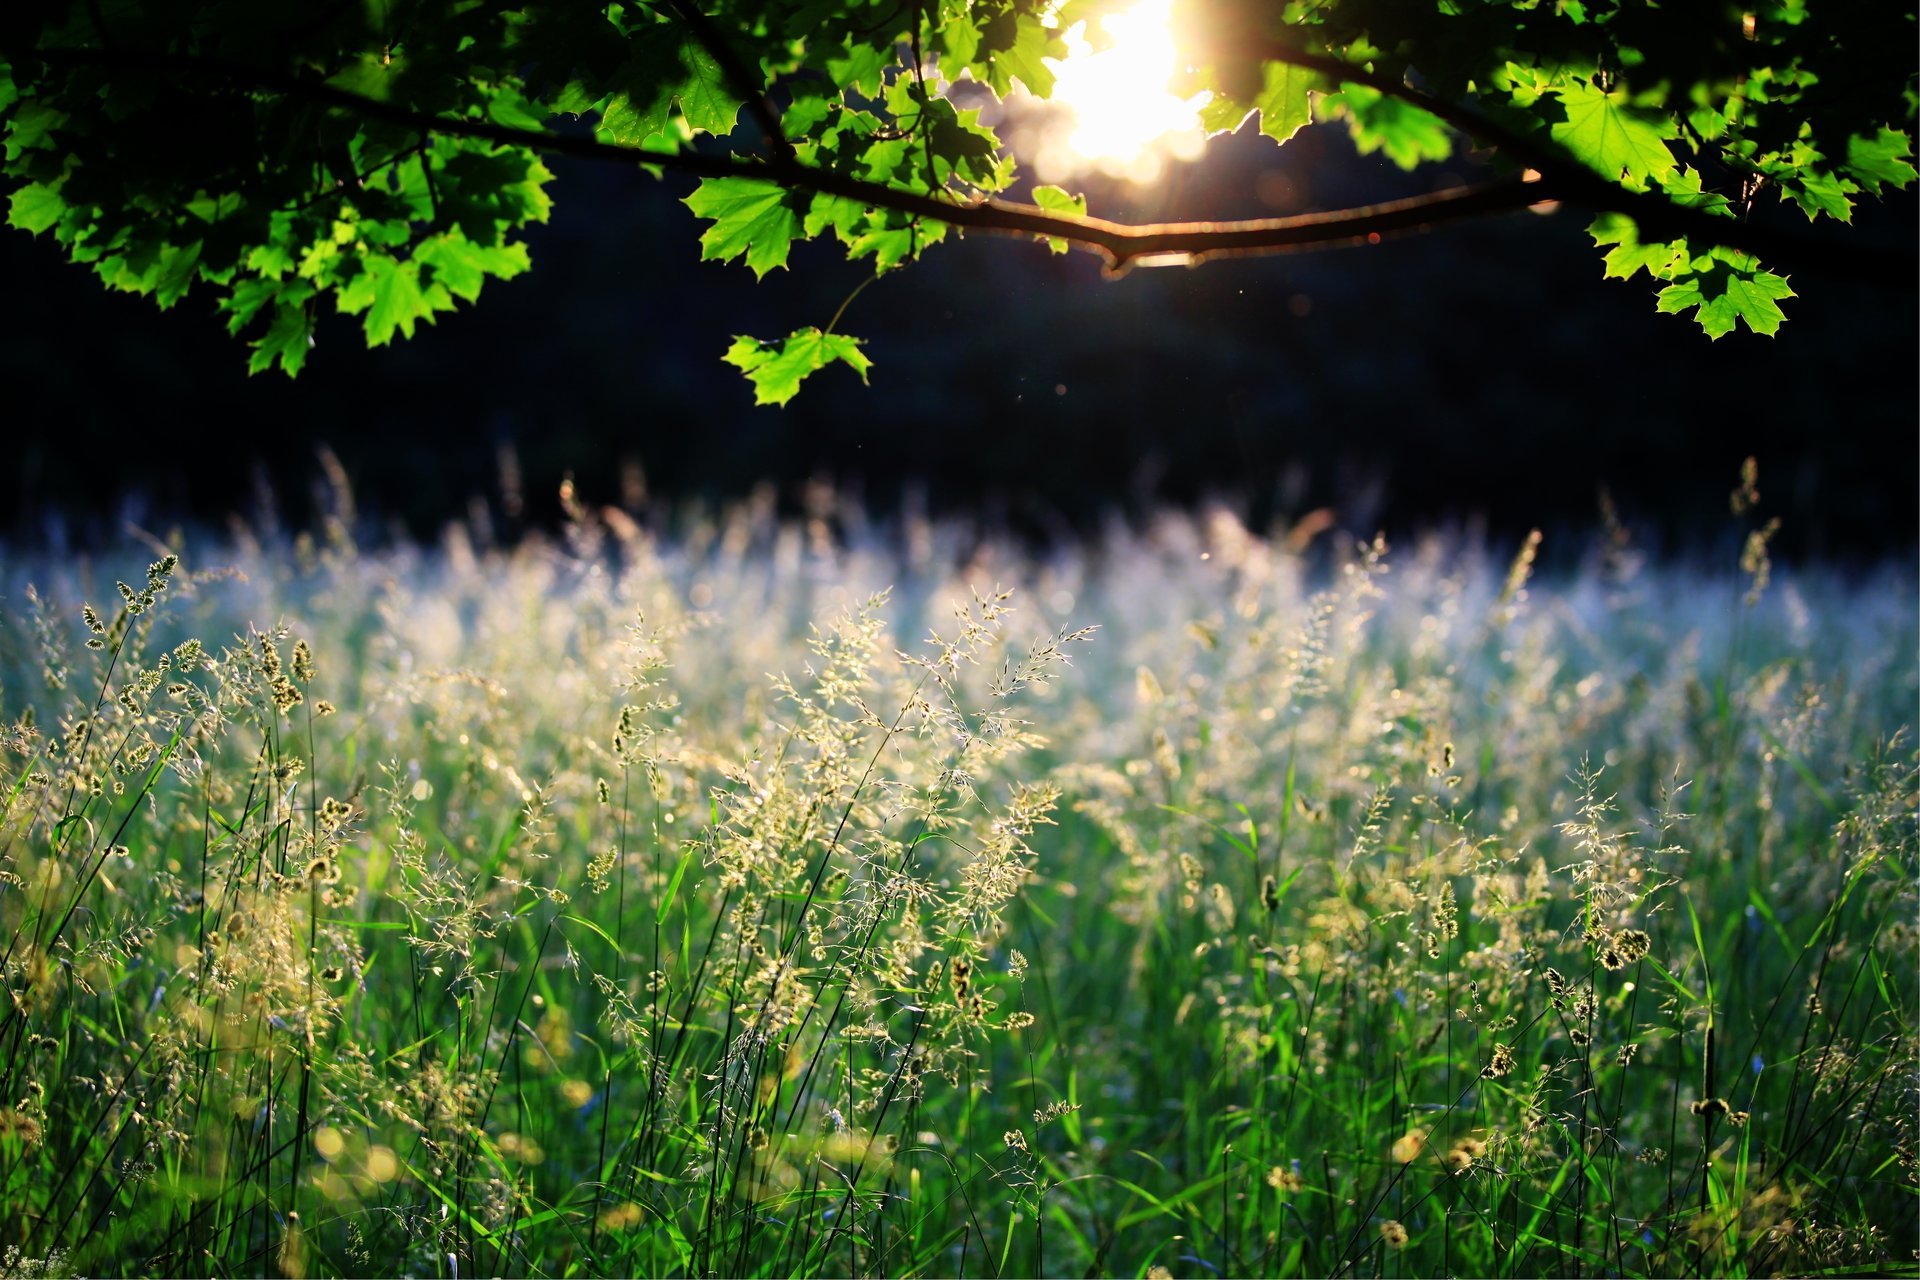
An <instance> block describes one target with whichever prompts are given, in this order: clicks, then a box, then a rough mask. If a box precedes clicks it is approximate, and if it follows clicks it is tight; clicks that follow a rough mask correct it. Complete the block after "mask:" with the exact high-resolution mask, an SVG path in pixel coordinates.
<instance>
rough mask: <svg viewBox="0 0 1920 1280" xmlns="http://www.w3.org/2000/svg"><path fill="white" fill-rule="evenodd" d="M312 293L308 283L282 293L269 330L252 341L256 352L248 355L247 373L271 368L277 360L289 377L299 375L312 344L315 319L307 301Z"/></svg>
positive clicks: (268, 327) (275, 307)
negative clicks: (310, 317)
mask: <svg viewBox="0 0 1920 1280" xmlns="http://www.w3.org/2000/svg"><path fill="white" fill-rule="evenodd" d="M312 293H313V290H312V289H310V288H308V287H307V286H306V285H297V286H294V287H293V288H292V289H289V290H287V291H286V292H284V293H283V294H281V296H280V301H279V302H278V303H277V304H276V305H275V306H274V309H273V323H272V324H270V325H268V326H267V332H266V334H265V335H264V336H262V337H259V338H256V339H254V340H253V342H252V343H251V344H249V345H251V346H252V347H253V355H251V356H250V357H248V359H247V372H248V373H260V372H262V371H263V370H266V369H271V368H272V367H273V366H274V364H275V362H276V361H277V362H278V363H279V365H280V367H281V368H282V369H284V370H286V372H287V376H288V377H290V378H291V377H297V376H299V373H300V369H301V366H303V365H305V364H306V362H307V352H308V351H309V350H311V349H312V347H313V323H312V321H311V320H309V319H308V317H307V309H306V307H305V305H304V303H305V301H306V299H307V298H308V297H310V296H311V295H312Z"/></svg>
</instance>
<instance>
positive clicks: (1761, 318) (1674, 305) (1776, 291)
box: [1654, 249, 1794, 339]
mask: <svg viewBox="0 0 1920 1280" xmlns="http://www.w3.org/2000/svg"><path fill="white" fill-rule="evenodd" d="M1688 267H1689V268H1690V270H1691V274H1686V275H1680V276H1679V278H1677V279H1676V280H1675V281H1674V283H1672V284H1670V285H1668V286H1667V287H1666V288H1664V289H1662V290H1661V291H1660V294H1659V297H1658V299H1657V300H1656V302H1655V304H1654V305H1655V307H1656V308H1657V309H1658V310H1660V311H1663V312H1667V313H1669V314H1678V313H1680V312H1683V311H1689V310H1693V309H1694V308H1698V311H1697V312H1696V314H1695V316H1694V319H1695V320H1697V321H1699V323H1700V327H1701V328H1702V329H1704V330H1705V331H1706V334H1707V336H1708V337H1709V338H1714V339H1719V338H1722V337H1724V336H1726V335H1727V334H1729V333H1731V332H1733V330H1734V327H1735V325H1736V324H1738V323H1739V322H1740V321H1742V320H1744V321H1746V322H1747V327H1748V328H1749V329H1752V330H1753V331H1754V332H1755V333H1763V334H1766V335H1767V336H1769V337H1771V336H1772V335H1774V334H1776V333H1778V332H1779V331H1780V326H1781V324H1783V323H1784V322H1785V321H1786V318H1787V317H1786V313H1784V312H1783V311H1781V310H1780V307H1779V299H1781V298H1791V297H1793V296H1794V294H1793V290H1792V289H1791V288H1789V287H1788V286H1787V281H1786V277H1784V276H1777V275H1775V274H1774V273H1773V272H1771V271H1762V270H1761V269H1760V264H1759V263H1758V262H1757V261H1755V260H1754V259H1753V258H1752V257H1750V256H1748V255H1747V254H1743V253H1739V252H1737V251H1734V250H1728V249H1715V250H1713V251H1712V252H1711V253H1708V254H1704V255H1702V256H1701V257H1698V258H1695V259H1694V260H1693V261H1692V262H1691V263H1690V264H1688Z"/></svg>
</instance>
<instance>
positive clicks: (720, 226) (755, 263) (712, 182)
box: [686, 178, 802, 276]
mask: <svg viewBox="0 0 1920 1280" xmlns="http://www.w3.org/2000/svg"><path fill="white" fill-rule="evenodd" d="M800 199H802V197H798V196H795V195H794V194H792V193H791V192H789V191H788V190H787V189H786V188H785V187H782V186H780V185H778V184H776V183H772V182H766V181H763V180H761V179H759V178H703V179H701V181H700V185H699V186H698V187H696V188H694V192H693V194H692V195H690V196H688V197H687V199H686V206H687V208H689V209H691V210H693V212H694V216H696V217H700V218H711V219H713V225H712V226H710V227H708V228H707V229H706V231H705V232H704V233H703V234H702V235H701V237H700V257H701V259H702V260H703V261H704V260H707V259H711V258H718V259H720V260H721V261H722V262H731V261H732V260H733V259H735V258H737V257H740V256H742V255H745V257H746V260H747V265H748V266H749V267H752V268H753V273H754V274H755V275H756V276H764V275H766V274H767V272H769V271H771V270H773V269H774V268H775V267H784V266H785V265H786V264H787V250H788V249H789V248H791V247H792V245H793V240H794V237H795V236H796V235H798V234H799V233H800V231H801V221H800V219H801V213H800V208H799V206H798V205H797V203H796V202H797V201H798V200H800Z"/></svg>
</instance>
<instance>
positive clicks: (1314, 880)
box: [0, 494, 1920, 1278]
mask: <svg viewBox="0 0 1920 1280" xmlns="http://www.w3.org/2000/svg"><path fill="white" fill-rule="evenodd" d="M567 498H568V502H569V507H570V511H571V515H572V519H571V522H570V525H569V527H568V529H567V531H566V534H565V535H564V536H558V537H554V538H550V539H543V538H533V539H527V540H522V541H519V542H517V543H516V544H514V545H512V546H510V547H508V546H501V545H496V544H495V543H494V542H493V540H492V539H491V538H490V537H489V536H488V535H487V531H486V527H485V524H484V522H482V523H479V524H475V525H470V526H462V527H456V528H454V529H452V530H450V531H449V533H448V534H447V536H446V538H445V540H444V541H443V542H442V543H441V544H440V545H438V546H435V547H432V548H422V547H413V546H408V545H404V544H403V545H394V546H382V547H369V548H364V549H363V548H360V547H357V546H356V545H355V542H354V531H355V529H356V528H357V525H356V522H355V521H354V519H353V517H352V513H351V510H350V508H349V507H348V506H347V505H346V500H345V496H344V494H341V495H337V506H336V510H335V518H333V519H331V520H329V521H328V522H327V523H326V525H325V527H324V528H322V529H321V530H320V531H319V532H318V533H317V534H315V535H314V536H301V537H297V538H289V537H285V536H282V535H277V534H276V535H273V536H267V535H265V534H260V535H255V534H251V533H249V532H247V531H246V530H245V529H240V530H238V531H236V533H235V534H234V535H233V536H232V537H231V538H229V539H227V540H224V541H219V542H215V541H212V540H208V541H206V542H205V543H204V544H203V545H196V544H195V542H194V541H193V540H192V539H183V540H179V541H177V542H172V543H168V544H166V545H160V544H159V543H158V542H157V541H156V544H155V545H154V546H153V547H152V548H151V549H150V552H148V553H143V554H140V555H139V557H138V559H137V560H136V559H134V558H133V557H132V556H131V555H129V556H125V557H121V558H119V559H116V558H113V557H105V558H102V559H100V560H98V561H90V560H83V559H81V558H78V557H72V556H69V557H63V558H52V557H36V556H24V555H7V556H5V557H4V558H0V720H3V721H4V729H5V732H4V742H3V743H0V748H3V749H0V797H4V800H3V801H0V805H3V807H0V947H3V948H4V956H3V958H0V970H3V972H4V981H5V984H6V988H7V992H6V994H7V997H8V998H7V1000H6V1002H5V1007H4V1009H3V1010H0V1276H5V1277H33V1276H56V1275H66V1274H81V1273H84V1274H139V1275H149V1274H157V1275H263V1274H264V1275H284V1276H290V1277H291V1276H306V1275H333V1274H368V1273H375V1274H399V1273H406V1274H412V1275H421V1276H437V1277H449V1278H451V1277H459V1276H478V1275H488V1274H517V1275H533V1276H603V1275H627V1276H666V1275H729V1276H735V1275H737V1276H775V1275H778V1276H814V1275H863V1276H864V1275H875V1276H878V1275H899V1276H960V1275H965V1276H996V1277H998V1276H1017V1275H1075V1276H1079V1275H1087V1276H1101V1275H1111V1276H1181V1277H1197V1276H1215V1275H1319V1276H1439V1275H1455V1274H1473V1275H1489V1276H1494V1275H1497V1276H1532V1275H1594V1276H1600V1275H1609V1276H1641V1275H1773V1274H1803V1275H1804V1274H1823V1273H1828V1274H1831V1273H1849V1274H1857V1273H1863V1272H1869V1273H1876V1274H1902V1275H1913V1274H1915V1273H1916V1249H1917V1248H1920V1227H1917V1225H1916V1213H1915V1204H1916V1201H1915V1192H1916V1187H1917V1185H1920V1134H1917V1133H1916V1107H1917V1106H1920V1076H1917V1075H1916V1067H1917V1065H1920V1064H1917V1063H1916V1039H1915V1031H1916V1027H1915V1023H1916V1017H1917V1016H1920V1004H1917V1002H1920V990H1917V988H1920V978H1917V975H1916V955H1917V954H1920V953H1917V951H1916V947H1917V945H1920V943H1917V939H1916V929H1915V925H1916V906H1917V904H1916V894H1915V871H1916V862H1917V861H1920V840H1917V839H1916V830H1915V819H1916V814H1915V804H1916V755H1915V747H1914V741H1913V737H1912V731H1911V727H1910V721H1911V719H1912V716H1913V714H1914V711H1915V708H1916V703H1917V702H1920V676H1917V673H1916V659H1915V654H1916V652H1920V616H1917V614H1916V600H1915V593H1914V579H1913V573H1912V565H1911V563H1902V564H1898V565H1893V566H1890V567H1888V568H1886V569H1885V570H1883V571H1864V570H1856V571H1850V572H1847V573H1841V572H1838V571H1832V570H1822V569H1820V568H1819V567H1817V566H1814V567H1809V568H1806V569H1804V570H1794V569H1792V568H1790V567H1787V566H1783V565H1775V564H1772V563H1770V560H1769V555H1768V549H1767V540H1766V536H1765V535H1766V532H1767V531H1766V528H1765V526H1764V525H1762V524H1761V523H1760V522H1759V520H1758V519H1757V518H1756V516H1755V515H1754V514H1753V513H1752V512H1747V513H1745V514H1743V515H1742V516H1740V517H1739V519H1740V520H1741V521H1743V522H1744V523H1743V524H1742V525H1741V528H1742V530H1745V529H1751V530H1752V533H1753V536H1752V537H1748V538H1747V539H1746V540H1745V543H1744V550H1743V549H1742V544H1741V541H1740V535H1738V534H1736V535H1734V540H1733V543H1732V544H1731V547H1730V549H1729V550H1728V552H1727V554H1725V555H1724V556H1719V557H1703V558H1702V559H1700V560H1698V561H1696V562H1693V563H1690V564H1678V563H1670V564H1656V563H1652V562H1649V561H1647V560H1645V559H1644V558H1643V557H1642V556H1641V555H1640V554H1639V553H1638V552H1637V551H1636V550H1635V547H1634V545H1633V542H1632V540H1631V538H1630V537H1629V536H1628V535H1627V533H1626V531H1625V530H1623V529H1621V528H1619V527H1618V526H1617V525H1609V526H1608V527H1607V528H1604V529H1602V530H1601V531H1600V532H1599V533H1598V534H1596V536H1595V537H1594V539H1593V542H1592V545H1591V547H1590V548H1587V549H1586V553H1585V557H1584V561H1583V562H1582V563H1583V566H1584V567H1580V568H1573V567H1571V560H1570V559H1569V560H1568V563H1569V566H1570V567H1568V568H1566V569H1564V570H1556V572H1554V573H1553V574H1545V573H1539V574H1536V573H1535V572H1534V565H1535V557H1536V550H1537V547H1536V543H1535V541H1534V540H1528V541H1527V542H1526V543H1524V544H1522V545H1520V546H1518V547H1516V546H1514V545H1512V544H1507V545H1504V546H1490V545H1484V544H1483V543H1482V542H1480V541H1478V540H1476V539H1473V538H1471V537H1463V536H1454V537H1435V538H1431V539H1427V540H1423V541H1419V542H1417V543H1410V544H1408V545H1406V546H1397V545H1396V546H1393V547H1389V546H1387V545H1386V544H1385V543H1384V542H1381V541H1379V540H1372V541H1366V542H1356V541H1355V540H1354V539H1352V538H1350V537H1348V536H1347V535H1343V534H1338V533H1336V532H1333V531H1331V530H1327V529H1323V528H1320V527H1318V526H1317V525H1316V524H1315V523H1313V522H1309V523H1307V524H1303V525H1300V526H1295V527H1291V528H1288V527H1281V528H1276V529H1273V530H1264V531H1251V530H1248V529H1247V528H1245V527H1243V526H1242V525H1241V524H1240V523H1239V522H1238V521H1237V520H1235V519H1234V517H1233V516H1232V515H1231V514H1229V513H1227V512H1225V511H1220V510H1215V511H1210V512H1206V513H1203V514H1199V515H1190V516H1188V515H1178V514H1168V515H1165V516H1163V517H1161V518H1159V519H1157V520H1154V521H1152V522H1150V523H1146V524H1144V525H1139V526H1122V525H1116V526H1115V527H1114V528H1113V529H1112V530H1111V531H1110V532H1109V533H1108V534H1107V535H1106V536H1104V537H1103V538H1101V539H1098V540H1096V541H1094V542H1092V543H1089V544H1087V545H1086V546H1084V547H1082V548H1080V549H1079V550H1077V551H1071V552H1069V551H1058V552H1054V553H1049V554H1044V555H1041V554H1032V553H1026V552H1022V551H1020V550H1018V549H1017V548H1014V547H1011V546H1007V545H1001V544H998V543H995V542H993V541H992V540H985V541H982V540H980V539H978V538H976V537H974V536H973V535H972V534H971V533H970V532H969V531H968V530H966V529H964V528H961V527H959V526H952V525H942V524H936V523H928V522H926V521H921V520H914V519H910V518H903V519H902V520H900V521H899V522H897V524H895V525H891V526H889V527H888V528H886V529H884V530H882V529H875V528H869V527H867V526H865V525H863V524H862V523H861V521H860V519H859V518H858V516H857V513H854V512H851V511H836V510H834V509H832V508H831V505H830V504H828V505H825V506H822V507H820V508H818V509H816V512H815V514H814V516H812V517H811V518H808V519H802V520H798V521H795V522H791V523H783V522H782V521H780V520H777V519H776V518H775V517H774V516H773V514H772V511H771V508H770V507H769V506H768V505H766V504H764V503H763V504H759V505H751V504H750V505H745V506H742V507H740V508H738V509H735V510H731V511H728V512H725V513H721V514H718V515H715V516H713V517H711V518H705V517H697V516H696V517H689V518H687V519H685V520H682V521H679V522H676V524H675V525H674V527H673V529H672V531H671V532H670V533H663V532H661V531H659V530H656V529H651V528H643V527H642V526H640V525H637V524H636V523H634V521H633V520H632V519H630V518H629V517H627V516H626V515H624V514H622V513H620V512H618V511H599V510H591V509H588V508H586V507H585V506H583V505H581V504H580V503H579V502H578V501H577V500H575V499H573V498H572V496H571V494H569V495H567ZM149 565H151V567H148V566H149Z"/></svg>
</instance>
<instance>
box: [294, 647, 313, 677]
mask: <svg viewBox="0 0 1920 1280" xmlns="http://www.w3.org/2000/svg"><path fill="white" fill-rule="evenodd" d="M293 678H294V679H295V680H298V681H299V682H300V683H301V684H310V683H312V681H313V650H312V649H309V648H308V647H307V642H306V641H305V640H296V641H294V643H293Z"/></svg>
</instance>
